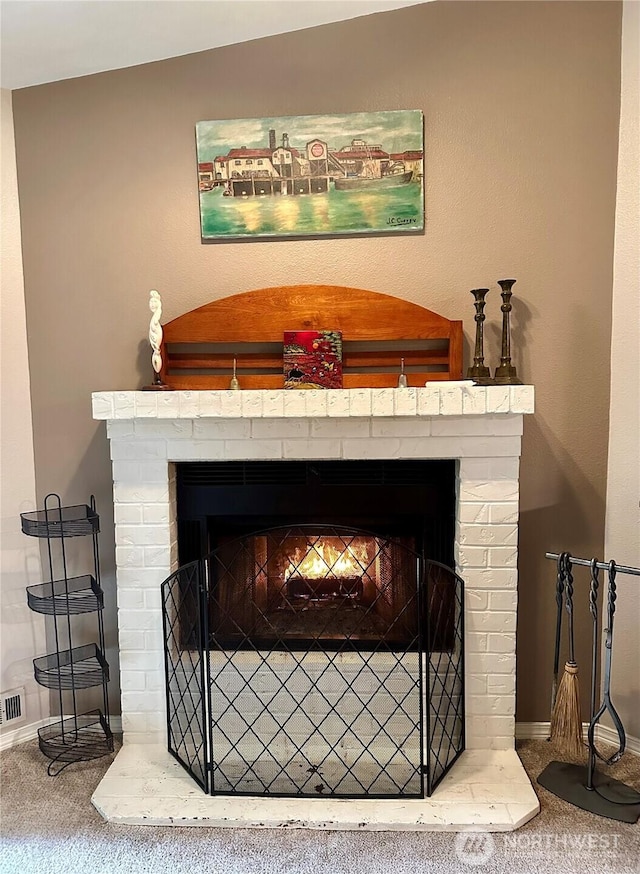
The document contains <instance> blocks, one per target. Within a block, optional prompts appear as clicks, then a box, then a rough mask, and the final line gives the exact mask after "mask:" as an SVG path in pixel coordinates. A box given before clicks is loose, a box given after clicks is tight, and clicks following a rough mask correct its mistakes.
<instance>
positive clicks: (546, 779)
mask: <svg viewBox="0 0 640 874" xmlns="http://www.w3.org/2000/svg"><path fill="white" fill-rule="evenodd" d="M546 558H548V559H553V560H555V561H558V582H557V585H556V595H557V594H558V592H559V593H560V598H561V597H562V591H563V588H564V583H565V582H566V576H567V574H570V573H571V569H572V566H573V565H581V566H583V567H588V568H590V571H591V585H590V590H589V610H590V613H591V617H592V623H593V635H592V645H591V656H592V657H591V707H590V720H589V728H588V731H587V747H588V761H587V766H586V769H585V766H584V765H582V764H573V763H569V762H558V761H554V762H550V764H549V765H547V767H546V768H545V769H544V771H542V773H541V774H540V776H539V777H538V783H540V785H541V786H544V787H545V789H548V790H549V792H553V794H554V795H557V796H558V798H562V799H564V800H565V801H568V802H569V803H570V804H573V805H575V806H576V807H580V808H582V809H583V810H588V811H589V812H590V813H595V814H597V815H598V816H604V817H608V818H609V819H614V820H618V821H619V822H629V823H634V822H636V821H637V820H638V818H640V793H638V792H637V791H636V790H635V789H633V788H632V787H631V786H628V785H627V784H626V783H622V782H621V781H620V780H615V779H613V778H612V777H608V776H606V774H603V773H600V772H598V771H596V760H597V759H599V760H600V761H601V762H602V763H603V764H605V765H613V764H615V762H618V761H620V759H621V758H622V756H623V754H624V750H625V746H626V736H625V731H624V726H623V724H622V721H621V719H620V717H619V715H618V713H617V711H616V709H615V707H614V705H613V703H612V701H611V658H612V654H613V622H614V616H615V608H616V599H617V583H616V575H617V574H630V575H632V576H640V568H634V567H625V566H622V565H616V563H615V562H614V561H610V562H607V563H604V562H599V561H597V560H596V559H591V560H590V561H589V560H587V559H582V558H573V557H572V556H571V555H570V554H569V553H563V554H562V556H558V555H556V554H552V553H547V554H546ZM559 559H560V560H559ZM563 559H564V560H563ZM601 570H604V571H606V572H607V576H608V586H607V628H606V629H605V641H604V645H605V660H604V677H603V693H602V704H601V705H600V707H599V708H598V709H596V706H597V705H596V701H597V668H598V590H599V587H600V579H599V572H600V571H601ZM557 652H558V647H557V646H556V653H557ZM556 661H557V659H556ZM554 670H555V671H556V674H557V664H555V665H554ZM605 714H608V715H609V718H610V719H611V721H612V722H613V725H614V728H615V731H616V734H617V735H618V749H617V750H616V751H615V752H614V753H613V754H612V755H610V756H605V755H604V754H603V753H601V752H599V750H598V748H597V747H596V741H595V730H596V726H597V725H598V724H599V723H600V720H601V718H602V717H603V716H604V715H605Z"/></svg>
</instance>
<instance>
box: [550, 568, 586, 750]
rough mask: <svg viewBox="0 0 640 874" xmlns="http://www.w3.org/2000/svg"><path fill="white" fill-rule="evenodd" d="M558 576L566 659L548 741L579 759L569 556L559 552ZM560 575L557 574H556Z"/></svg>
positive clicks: (579, 719)
mask: <svg viewBox="0 0 640 874" xmlns="http://www.w3.org/2000/svg"><path fill="white" fill-rule="evenodd" d="M562 558H563V559H564V562H563V570H562V576H563V577H564V579H565V594H566V608H567V614H568V616H569V621H568V626H569V658H568V660H567V662H566V663H565V666H564V673H563V675H562V679H561V680H560V685H559V686H558V693H557V695H556V700H555V704H554V708H553V713H552V714H551V740H552V741H554V742H555V743H556V744H557V746H558V747H559V748H560V749H562V750H563V751H564V752H565V753H566V754H567V755H569V756H580V755H581V753H583V752H584V743H583V739H582V717H581V713H580V688H579V683H578V665H577V664H576V660H575V648H574V638H573V576H572V574H571V557H570V555H569V553H563V556H562ZM559 576H560V574H559Z"/></svg>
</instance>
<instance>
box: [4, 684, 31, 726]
mask: <svg viewBox="0 0 640 874" xmlns="http://www.w3.org/2000/svg"><path fill="white" fill-rule="evenodd" d="M26 718H27V714H26V712H25V707H24V688H20V689H11V691H10V692H3V693H2V694H1V695H0V726H3V725H8V724H9V723H10V724H11V725H15V724H16V723H18V722H24V721H25V719H26Z"/></svg>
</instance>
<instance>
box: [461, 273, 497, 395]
mask: <svg viewBox="0 0 640 874" xmlns="http://www.w3.org/2000/svg"><path fill="white" fill-rule="evenodd" d="M488 293H489V289H488V288H474V289H472V290H471V294H472V295H473V297H474V301H475V303H474V306H475V308H476V314H475V317H474V318H475V322H476V348H475V352H474V356H473V365H472V366H471V367H469V368H468V369H467V379H472V380H473V381H474V382H475V383H476V385H493V383H494V381H493V379H491V371H490V370H489V368H488V367H487V366H486V364H485V363H484V320H485V319H486V316H485V314H484V305H485V297H486V295H487V294H488Z"/></svg>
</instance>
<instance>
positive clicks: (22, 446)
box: [0, 89, 49, 747]
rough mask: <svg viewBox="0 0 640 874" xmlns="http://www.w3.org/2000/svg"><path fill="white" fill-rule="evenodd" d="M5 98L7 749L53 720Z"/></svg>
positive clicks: (0, 523)
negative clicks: (40, 681)
mask: <svg viewBox="0 0 640 874" xmlns="http://www.w3.org/2000/svg"><path fill="white" fill-rule="evenodd" d="M1 95H2V104H1V108H0V122H1V124H2V131H1V134H2V138H1V153H0V156H1V168H2V188H1V190H2V202H1V217H2V224H1V235H0V241H1V251H0V257H1V260H2V296H1V298H0V377H1V379H2V391H1V392H0V599H1V600H0V692H2V693H5V692H9V691H11V690H13V689H15V688H19V687H24V690H25V701H24V706H25V711H24V712H25V713H26V720H25V722H24V723H18V725H17V726H15V725H14V724H12V723H11V722H9V723H5V724H4V725H3V726H1V727H0V732H1V733H2V735H3V738H2V740H0V747H1V746H2V744H3V741H4V740H5V739H6V737H7V736H8V735H12V736H13V732H14V728H15V730H16V731H18V730H19V731H20V732H21V733H23V732H24V730H25V725H32V724H33V723H36V722H39V721H40V720H41V719H43V718H44V717H46V716H48V715H49V704H48V694H47V692H46V690H45V689H43V688H42V687H40V686H38V685H37V684H36V682H35V680H34V679H33V664H32V660H33V659H34V658H35V657H36V656H39V655H43V654H44V653H45V652H46V645H45V631H44V619H43V617H42V616H40V615H39V614H37V613H32V612H31V611H30V610H29V608H28V607H27V596H26V592H25V587H26V586H28V585H32V584H35V583H38V582H40V580H41V573H42V572H41V568H40V555H39V549H38V547H39V543H38V541H37V540H32V539H31V538H28V537H25V535H24V534H23V533H22V531H21V529H20V513H23V512H26V511H28V510H33V509H34V508H35V506H36V484H35V476H34V466H33V464H34V459H33V434H32V428H31V405H30V402H29V364H28V360H27V331H26V324H25V310H24V285H23V278H22V257H21V249H20V210H19V206H18V185H17V178H16V159H15V147H14V139H13V114H12V106H11V92H10V91H6V90H4V89H2V92H1ZM18 727H19V728H18Z"/></svg>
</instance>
